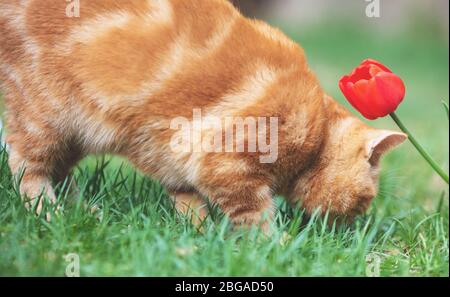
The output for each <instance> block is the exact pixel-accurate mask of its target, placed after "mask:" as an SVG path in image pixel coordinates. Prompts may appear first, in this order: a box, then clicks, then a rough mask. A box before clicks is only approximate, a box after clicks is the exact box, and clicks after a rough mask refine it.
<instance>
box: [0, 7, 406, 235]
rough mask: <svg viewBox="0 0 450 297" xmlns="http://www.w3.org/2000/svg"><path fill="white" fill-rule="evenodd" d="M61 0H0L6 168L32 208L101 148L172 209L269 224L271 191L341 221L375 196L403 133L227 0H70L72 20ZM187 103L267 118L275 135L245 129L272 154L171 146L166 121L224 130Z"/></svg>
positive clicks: (222, 113) (181, 135)
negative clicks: (359, 110)
mask: <svg viewBox="0 0 450 297" xmlns="http://www.w3.org/2000/svg"><path fill="white" fill-rule="evenodd" d="M67 5H68V2H66V1H63V0H29V1H24V0H0V44H1V46H0V73H1V74H0V80H1V81H2V83H3V87H2V90H3V92H4V95H5V100H6V107H7V110H6V126H7V131H6V134H7V143H8V144H9V146H10V149H11V152H10V160H9V163H10V167H11V170H12V172H13V173H14V174H16V175H17V174H19V173H20V172H21V169H24V173H23V179H22V182H21V185H20V191H21V193H23V194H24V197H28V199H27V200H26V201H25V202H26V203H25V204H26V206H27V207H30V205H31V204H35V205H36V204H37V209H36V211H37V212H38V213H39V212H41V210H42V201H43V199H44V198H48V199H50V201H53V202H55V194H54V192H53V190H52V185H54V184H55V183H58V182H60V181H62V180H64V179H65V178H66V176H67V175H68V174H69V172H70V170H71V168H72V167H73V166H74V165H75V164H76V163H77V162H78V161H79V160H80V159H82V158H83V157H85V156H86V155H88V154H104V153H111V154H116V155H121V156H124V157H126V158H128V159H129V160H130V161H131V162H132V163H133V164H134V165H135V166H136V168H138V169H139V170H140V171H142V172H143V173H145V174H147V175H148V176H150V177H152V178H155V179H158V180H160V181H161V183H162V184H163V185H164V186H166V187H167V189H168V191H169V192H170V193H172V197H173V199H175V202H176V206H177V208H178V209H179V210H180V211H187V209H188V208H189V207H194V208H197V207H201V205H202V204H203V201H204V200H203V199H209V200H210V201H211V202H212V203H213V204H216V205H218V206H219V207H220V209H221V210H222V211H223V212H224V213H225V214H226V215H228V216H229V218H230V219H231V220H232V222H233V223H234V224H236V225H244V226H249V225H256V224H259V223H262V224H263V228H264V229H265V230H267V222H268V220H267V219H265V218H266V217H265V214H268V216H269V218H270V216H271V214H272V212H273V201H272V200H273V199H272V198H273V195H275V194H282V195H284V196H285V197H286V198H287V199H289V201H290V202H292V203H297V202H299V201H300V202H301V203H302V206H303V207H304V208H305V209H306V210H307V212H312V211H313V210H314V209H315V208H317V207H321V209H322V211H325V210H327V209H328V208H329V210H330V213H331V214H332V215H336V216H340V215H343V216H348V217H350V218H352V217H354V216H355V215H357V214H360V213H362V212H364V211H365V210H366V208H367V207H368V205H369V204H370V202H371V200H372V199H373V198H374V197H375V196H376V194H377V183H378V181H377V179H378V172H379V160H380V157H381V156H382V155H383V154H384V153H386V152H387V151H388V150H389V149H391V148H393V147H395V146H397V145H398V144H400V143H402V142H403V141H404V140H405V139H406V135H404V134H402V133H398V132H391V131H384V130H377V129H373V128H370V127H368V126H366V125H365V124H364V123H363V122H361V121H360V120H359V119H358V118H356V117H355V116H353V115H352V114H350V112H348V111H347V110H346V109H344V107H342V106H340V105H339V104H338V103H336V102H335V101H334V100H333V99H332V98H330V97H329V96H327V95H326V94H325V93H324V91H323V89H322V88H321V86H320V84H319V82H318V81H317V79H316V77H315V75H314V74H313V72H312V71H311V70H310V69H309V67H308V65H307V62H306V58H305V55H304V52H303V50H302V48H301V47H300V46H299V45H297V44H295V43H294V42H293V41H291V40H290V39H289V38H287V37H286V36H285V35H283V34H282V33H281V32H279V31H278V30H276V29H274V28H272V27H270V26H269V25H267V24H265V23H264V22H261V21H257V20H250V19H247V18H245V17H244V16H242V15H241V14H240V13H239V12H238V11H237V10H236V9H235V8H234V7H233V6H232V5H231V4H230V3H228V1H225V0H146V1H145V0H130V1H122V0H96V1H81V6H80V17H69V16H67V15H66V10H67ZM196 110H197V113H198V111H200V112H201V113H202V115H203V116H204V117H205V118H207V117H208V116H216V117H218V118H219V119H220V121H224V119H225V117H236V118H245V119H249V118H250V119H251V118H257V117H258V118H259V117H265V118H269V117H270V118H271V119H276V121H274V123H275V124H276V127H275V128H274V129H273V130H272V129H271V131H270V132H274V131H275V133H276V135H275V134H274V133H272V134H271V135H270V139H269V134H268V133H266V132H268V128H267V126H263V125H261V127H263V128H262V130H264V131H258V132H257V134H258V145H262V143H263V142H265V141H266V144H267V143H269V142H270V145H273V144H276V146H270V147H269V148H270V149H272V148H274V149H276V152H275V153H274V152H270V153H272V157H273V158H272V159H271V160H269V161H262V158H261V156H263V155H267V152H268V151H267V149H266V150H265V151H262V150H259V151H250V150H249V149H248V148H249V147H250V140H251V139H250V134H251V133H250V132H251V131H250V130H248V131H247V134H245V136H244V138H243V140H242V139H241V140H238V137H236V139H233V140H232V143H231V144H232V146H233V145H238V142H239V141H240V142H241V143H240V144H242V143H243V142H245V143H247V145H245V146H244V147H247V151H243V152H242V151H239V152H238V151H232V152H230V151H225V150H220V149H219V150H215V151H205V150H201V149H200V150H195V149H194V150H174V149H173V146H172V145H171V143H172V142H173V141H174V139H185V137H186V136H189V135H186V134H190V133H187V132H186V130H184V131H183V130H181V131H180V130H176V129H174V127H173V125H172V123H173V120H174V119H176V118H184V119H190V120H191V121H190V122H189V121H188V123H191V124H192V125H193V127H194V128H193V129H192V131H193V130H195V129H196V132H199V133H200V138H199V137H193V138H192V137H191V138H188V143H189V145H190V147H192V146H198V144H199V142H201V141H202V136H206V135H212V134H214V135H216V136H217V135H219V137H218V139H219V140H224V139H225V138H226V136H225V132H224V131H223V129H222V130H220V129H218V128H217V129H216V128H215V127H216V126H209V127H207V128H206V127H205V126H200V127H199V126H198V125H197V126H196V125H195V123H194V122H195V120H192V119H193V118H194V116H195V113H196ZM251 123H252V122H251V121H249V122H246V124H247V126H245V127H246V128H248V127H249V126H250V125H251ZM271 123H272V122H271ZM225 126H226V125H225ZM258 126H259V125H258ZM195 127H196V128H195ZM235 127H237V124H236V123H234V122H232V123H231V126H230V124H228V126H226V128H227V129H228V130H229V129H230V128H231V130H233V131H234V128H235ZM264 127H266V128H264ZM271 127H272V126H271ZM236 129H237V128H236ZM249 129H250V128H249ZM188 132H189V131H188ZM194 132H195V131H194ZM197 134H198V133H197ZM261 135H262V137H259V136H261ZM272 136H274V137H273V138H272ZM275 136H276V137H275ZM274 138H275V140H274ZM216 140H217V139H216ZM219 142H220V141H219ZM216 148H217V147H216ZM200 215H201V216H204V215H206V211H204V210H203V211H201V214H200Z"/></svg>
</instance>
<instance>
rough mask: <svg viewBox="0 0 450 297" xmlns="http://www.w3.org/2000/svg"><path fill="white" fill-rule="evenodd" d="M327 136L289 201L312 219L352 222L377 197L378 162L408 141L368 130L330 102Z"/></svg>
mask: <svg viewBox="0 0 450 297" xmlns="http://www.w3.org/2000/svg"><path fill="white" fill-rule="evenodd" d="M327 105H328V106H327V109H328V110H329V113H328V114H329V117H328V119H327V122H328V123H327V127H328V128H327V133H326V134H327V135H326V137H325V139H324V143H323V146H322V149H321V152H320V153H319V155H318V156H317V159H316V160H315V161H314V162H312V165H311V167H310V168H309V169H308V170H306V171H305V172H304V173H302V174H301V175H300V177H299V178H298V179H297V180H296V181H295V184H294V185H293V187H292V189H293V191H292V193H291V197H290V199H291V200H293V201H298V200H300V201H301V204H302V206H303V207H304V208H306V210H307V211H308V212H309V213H311V212H313V211H314V210H315V209H317V208H318V207H320V208H321V210H322V212H323V211H327V210H329V212H330V215H332V216H333V217H336V216H342V217H347V218H350V219H351V218H353V217H355V216H356V215H358V214H361V213H363V212H365V211H366V209H367V208H368V207H369V205H370V203H371V201H372V200H373V198H374V197H375V196H376V195H377V191H378V182H379V181H378V180H379V172H380V160H381V158H382V156H383V155H385V154H386V153H387V152H389V151H390V150H391V149H393V148H395V147H396V146H398V145H399V144H401V143H403V142H404V141H405V140H406V139H407V135H406V134H403V133H400V132H393V131H388V130H379V129H374V128H371V127H369V126H367V125H366V124H365V123H363V122H362V121H360V120H359V119H358V118H356V117H354V116H352V115H351V114H350V113H349V112H348V111H347V110H345V109H344V108H343V107H342V106H340V105H338V104H337V103H335V102H334V101H333V102H328V104H327Z"/></svg>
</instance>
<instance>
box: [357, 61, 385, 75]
mask: <svg viewBox="0 0 450 297" xmlns="http://www.w3.org/2000/svg"><path fill="white" fill-rule="evenodd" d="M361 65H364V66H370V65H376V66H378V67H380V68H381V69H382V70H383V71H386V72H389V73H392V71H391V70H390V69H389V68H387V67H386V66H384V65H383V64H381V63H380V62H378V61H377V60H374V59H366V60H364V61H363V62H362V63H361Z"/></svg>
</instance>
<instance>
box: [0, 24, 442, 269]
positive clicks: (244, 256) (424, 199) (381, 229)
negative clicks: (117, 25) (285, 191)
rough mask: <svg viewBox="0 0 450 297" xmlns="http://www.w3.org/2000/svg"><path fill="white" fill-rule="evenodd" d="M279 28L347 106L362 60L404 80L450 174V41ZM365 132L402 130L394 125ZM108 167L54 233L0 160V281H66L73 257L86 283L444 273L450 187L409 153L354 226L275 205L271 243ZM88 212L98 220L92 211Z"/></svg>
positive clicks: (400, 152)
mask: <svg viewBox="0 0 450 297" xmlns="http://www.w3.org/2000/svg"><path fill="white" fill-rule="evenodd" d="M282 28H283V30H285V31H286V32H288V34H289V35H290V36H292V37H293V38H295V39H297V40H299V41H300V42H301V43H302V45H303V46H304V47H305V50H306V52H307V54H308V59H309V61H310V64H311V67H312V68H313V69H314V70H315V71H316V72H317V74H318V77H319V79H320V80H321V81H322V83H323V86H324V87H325V89H326V90H328V91H329V92H330V94H332V95H333V96H335V97H336V98H337V99H338V100H340V101H341V102H344V99H343V97H342V95H341V94H340V93H339V91H338V88H337V81H338V79H339V77H340V76H341V75H342V74H344V73H347V72H349V71H350V69H351V68H353V67H354V66H356V65H357V64H358V63H359V62H360V61H361V60H362V59H364V58H367V57H372V58H376V59H379V60H381V61H383V62H385V63H386V64H387V65H389V66H390V67H391V68H392V69H393V70H394V71H395V72H397V73H399V74H400V75H401V76H402V77H403V78H404V80H405V83H406V85H407V89H408V91H407V98H406V99H405V102H404V103H403V104H402V105H401V107H400V108H399V110H398V114H399V116H400V117H401V118H402V119H403V120H404V122H405V123H406V124H407V125H408V127H409V128H410V129H411V130H412V131H413V132H414V133H415V134H416V136H417V138H418V139H419V140H420V141H421V142H422V143H423V144H424V145H425V147H426V148H427V149H428V150H429V151H430V152H431V153H432V155H433V156H435V158H436V159H437V160H438V162H439V163H441V164H444V165H445V164H448V121H446V120H445V119H446V117H445V112H444V110H443V108H442V106H441V105H440V100H442V99H445V100H446V101H448V89H449V87H448V43H447V42H445V41H442V40H439V39H436V38H434V37H433V36H434V35H433V34H430V33H429V31H427V30H425V29H422V30H415V29H414V30H411V32H405V33H404V34H401V35H395V36H394V35H393V36H390V35H388V34H384V35H380V34H378V35H377V34H368V32H367V31H364V30H363V29H361V28H356V27H355V26H350V25H342V24H341V25H336V24H333V25H332V26H320V27H317V28H313V29H310V30H308V31H304V32H302V30H300V29H297V28H294V27H292V26H283V25H282ZM405 53H406V54H405ZM370 124H371V125H373V126H376V127H380V128H390V129H396V127H395V125H394V124H393V122H392V121H390V120H389V119H386V120H379V121H375V122H372V123H370ZM106 160H108V161H101V160H99V159H94V158H89V159H88V160H85V161H83V162H82V163H81V164H80V165H79V167H77V169H76V170H75V172H74V176H75V178H76V181H77V184H78V188H79V192H78V193H76V192H75V193H74V192H70V191H67V190H65V189H64V188H63V189H59V193H60V197H59V199H60V202H61V203H62V205H63V209H64V215H63V216H60V217H54V218H53V220H52V221H51V222H50V223H48V222H46V221H45V220H44V218H43V217H36V216H33V215H31V214H29V213H27V212H26V211H25V209H24V207H23V206H22V203H21V201H20V200H21V199H20V197H19V194H18V192H17V186H16V185H14V184H13V182H12V178H11V175H10V172H9V169H8V166H7V164H6V161H7V154H6V153H5V152H4V151H1V152H0V275H20V276H24V275H27V276H29V275H31V276H40V275H55V276H63V275H64V272H65V269H66V265H67V264H68V263H66V262H65V260H64V258H63V257H64V255H66V254H69V253H76V254H78V255H79V257H80V263H81V267H80V268H81V275H82V276H104V275H106V276H124V275H132V276H364V275H366V268H367V260H368V258H367V257H368V256H369V258H374V257H379V259H380V261H381V267H380V272H381V275H383V276H407V275H412V276H448V275H449V266H448V265H449V242H448V238H449V236H448V235H449V234H448V233H449V206H448V186H446V185H444V184H443V183H442V182H441V181H440V180H439V178H437V177H436V175H435V174H433V172H432V171H431V169H430V168H429V167H428V166H427V164H426V163H425V162H424V161H423V160H422V159H421V157H420V156H419V155H418V154H417V152H415V150H414V149H413V148H412V146H411V145H410V144H405V145H403V146H402V147H401V148H400V149H397V150H396V151H394V152H393V153H391V154H389V156H388V157H387V158H385V160H384V161H383V166H382V168H383V171H382V177H381V185H380V193H379V195H378V197H377V198H376V199H375V200H374V203H373V205H372V206H371V208H370V210H369V211H368V213H367V214H366V215H365V216H361V217H359V218H358V219H357V220H356V222H355V223H354V224H352V225H349V226H340V227H338V228H337V227H330V226H326V225H325V224H323V220H322V219H321V218H317V217H313V218H311V219H310V220H307V221H305V222H303V223H304V224H300V223H301V222H302V221H303V220H304V216H303V214H302V212H301V210H298V209H297V210H295V209H292V208H290V207H288V206H287V205H286V204H285V203H284V202H283V200H282V199H280V198H277V204H278V205H279V208H278V212H277V214H276V219H275V225H276V231H275V234H274V235H273V236H272V237H271V238H264V237H261V236H260V235H259V234H258V232H257V231H256V230H253V231H250V232H244V231H233V230H231V228H230V225H229V223H228V222H227V220H226V218H224V217H223V215H221V214H220V212H218V211H217V210H214V211H213V214H212V216H211V217H210V218H208V219H207V221H206V222H205V224H204V226H203V230H202V231H201V232H200V231H199V230H198V229H197V228H196V227H195V226H192V225H191V224H190V223H189V220H188V219H187V218H186V217H183V216H180V215H179V214H177V213H176V212H175V211H174V209H173V206H172V204H171V203H170V202H169V199H167V198H168V197H167V194H166V193H165V191H164V189H163V188H162V187H161V186H160V185H159V184H158V183H157V182H154V181H151V180H149V179H148V178H144V177H142V176H141V175H139V174H137V173H136V172H135V171H134V170H133V169H132V168H131V167H130V166H129V165H127V163H123V161H122V160H119V159H114V158H113V159H106ZM447 166H448V165H447ZM447 168H448V167H447ZM92 205H98V206H100V209H101V213H96V214H91V213H90V212H89V211H88V210H86V209H87V208H88V209H89V206H92Z"/></svg>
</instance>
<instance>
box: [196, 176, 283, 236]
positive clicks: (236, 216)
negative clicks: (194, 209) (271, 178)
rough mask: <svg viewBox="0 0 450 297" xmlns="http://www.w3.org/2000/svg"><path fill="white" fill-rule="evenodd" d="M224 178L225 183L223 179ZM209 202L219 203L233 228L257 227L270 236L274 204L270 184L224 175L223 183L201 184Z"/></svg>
mask: <svg viewBox="0 0 450 297" xmlns="http://www.w3.org/2000/svg"><path fill="white" fill-rule="evenodd" d="M225 180H226V182H225ZM203 188H204V189H205V191H206V192H207V196H208V197H209V199H210V200H211V202H212V203H214V204H216V205H218V206H219V208H220V209H221V210H222V211H223V213H224V214H225V215H227V216H228V217H229V218H230V220H231V222H232V223H233V225H234V227H237V228H239V227H243V228H251V227H260V228H261V231H262V232H263V233H264V234H265V235H270V233H271V230H270V221H271V220H272V217H273V212H274V203H273V197H272V193H271V190H270V187H269V186H268V185H266V184H261V183H260V181H254V180H251V179H247V180H246V179H243V180H241V181H237V180H236V179H235V178H234V179H233V178H224V184H223V185H219V184H214V185H208V186H206V187H205V186H204V187H203Z"/></svg>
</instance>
